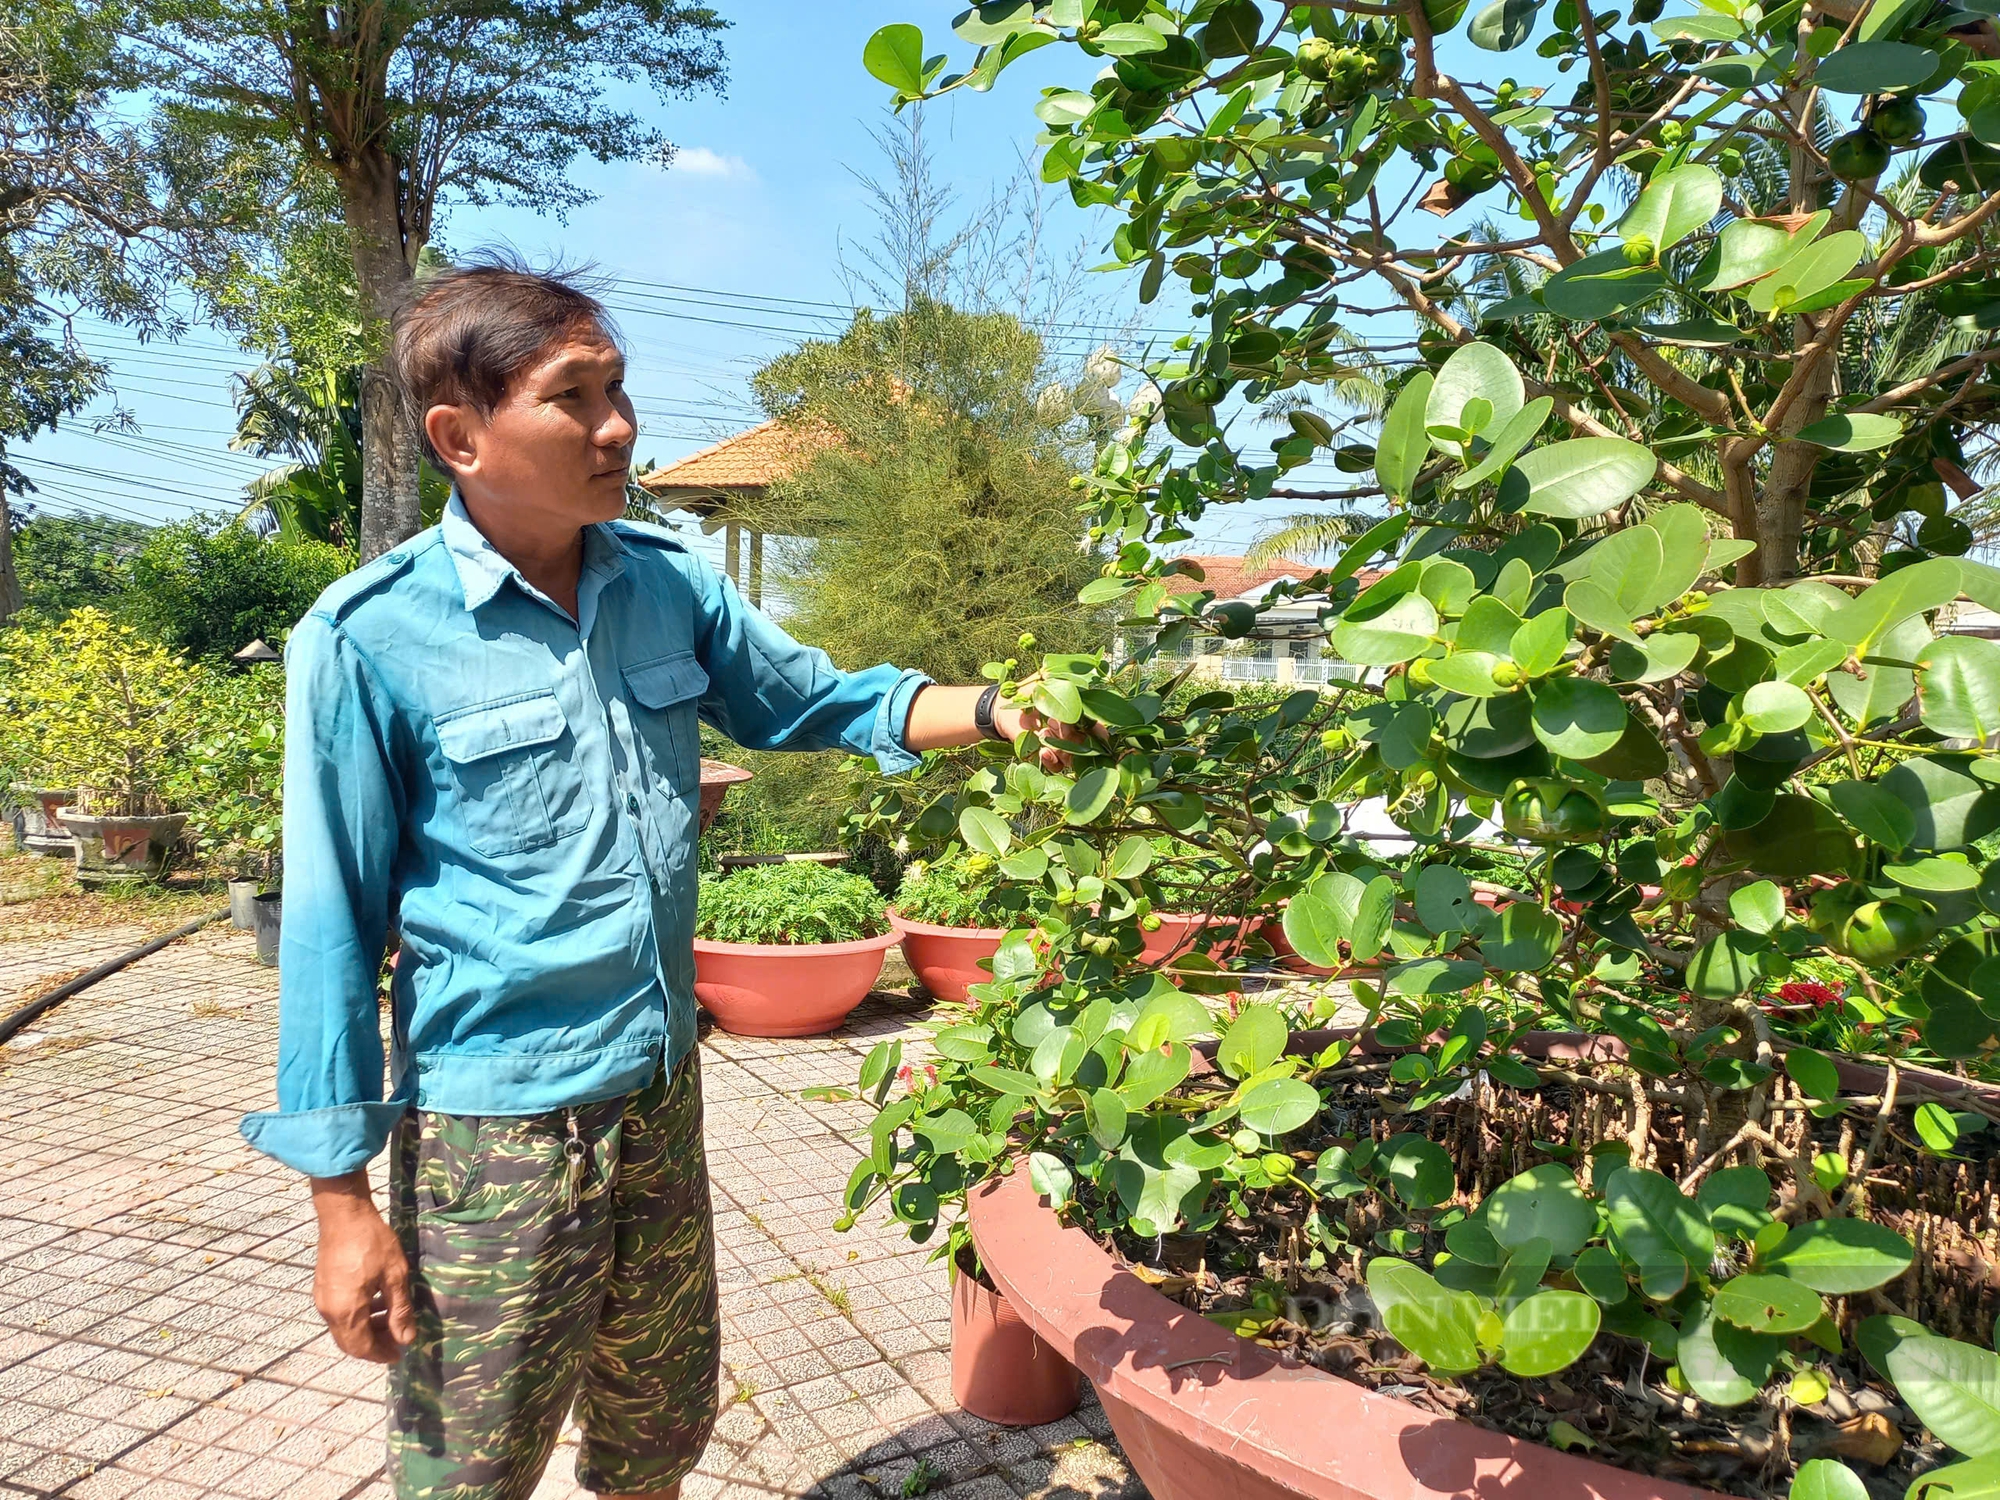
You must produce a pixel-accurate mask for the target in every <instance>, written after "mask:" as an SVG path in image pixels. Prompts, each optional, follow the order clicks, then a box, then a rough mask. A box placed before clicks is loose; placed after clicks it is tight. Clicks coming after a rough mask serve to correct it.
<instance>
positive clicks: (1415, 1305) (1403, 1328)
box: [1368, 1255, 1479, 1375]
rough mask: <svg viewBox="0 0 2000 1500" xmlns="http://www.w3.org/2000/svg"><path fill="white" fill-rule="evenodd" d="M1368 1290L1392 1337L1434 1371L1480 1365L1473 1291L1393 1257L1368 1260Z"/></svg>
mask: <svg viewBox="0 0 2000 1500" xmlns="http://www.w3.org/2000/svg"><path fill="white" fill-rule="evenodd" d="M1368 1292H1369V1295H1370V1296H1371V1297H1373V1298H1374V1300H1375V1306H1376V1307H1377V1308H1378V1309H1379V1310H1380V1311H1381V1314H1382V1321H1383V1323H1384V1324H1386V1325H1387V1327H1388V1329H1389V1332H1390V1334H1391V1336H1392V1337H1394V1338H1395V1340H1396V1342H1398V1343H1399V1344H1401V1345H1402V1346H1403V1347H1404V1348H1406V1349H1408V1350H1409V1351H1410V1352H1411V1353H1413V1354H1415V1355H1416V1356H1417V1358H1419V1359H1421V1360H1422V1361H1423V1362H1424V1363H1425V1364H1427V1365H1429V1366H1430V1367H1431V1369H1432V1370H1434V1371H1436V1372H1437V1373H1438V1374H1440V1375H1464V1374H1468V1373H1470V1372H1471V1371H1473V1370H1476V1369H1478V1368H1479V1340H1478V1330H1477V1325H1476V1324H1475V1322H1474V1314H1473V1308H1474V1307H1476V1305H1477V1304H1476V1303H1475V1302H1474V1301H1473V1300H1472V1299H1471V1298H1470V1297H1469V1296H1468V1295H1466V1294H1464V1293H1461V1292H1453V1291H1448V1290H1447V1289H1446V1288H1444V1287H1442V1286H1440V1285H1439V1284H1438V1282H1437V1280H1436V1278H1434V1277H1432V1276H1431V1275H1430V1274H1429V1273H1427V1272H1425V1271H1422V1270H1419V1269H1418V1268H1417V1267H1416V1266H1413V1265H1411V1264H1410V1263H1409V1262H1408V1261H1406V1260H1397V1259H1396V1258H1395V1257H1393V1256H1388V1255H1378V1256H1376V1257H1375V1259H1374V1260H1372V1261H1370V1262H1369V1263H1368Z"/></svg>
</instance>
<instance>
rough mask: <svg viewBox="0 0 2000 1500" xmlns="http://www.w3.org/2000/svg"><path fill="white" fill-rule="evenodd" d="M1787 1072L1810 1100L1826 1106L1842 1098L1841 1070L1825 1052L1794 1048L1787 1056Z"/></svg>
mask: <svg viewBox="0 0 2000 1500" xmlns="http://www.w3.org/2000/svg"><path fill="white" fill-rule="evenodd" d="M1785 1071H1786V1072H1787V1073H1789V1074H1791V1075H1792V1082H1793V1083H1796V1084H1797V1085H1798V1086H1799V1087H1800V1088H1801V1089H1803V1090H1804V1091H1805V1094H1806V1097H1807V1098H1809V1099H1816V1100H1818V1101H1820V1102H1821V1103H1823V1104H1824V1103H1827V1102H1829V1101H1831V1100H1834V1099H1838V1098H1839V1097H1840V1069H1839V1067H1838V1066H1837V1065H1836V1064H1835V1063H1834V1061H1833V1059H1832V1058H1830V1057H1828V1056H1827V1055H1826V1054H1825V1053H1824V1052H1815V1051H1813V1049H1812V1048H1810V1047H1794V1048H1792V1049H1791V1051H1789V1052H1787V1053H1786V1054H1785Z"/></svg>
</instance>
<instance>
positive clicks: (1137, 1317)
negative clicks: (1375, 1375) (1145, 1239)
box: [971, 1169, 1715, 1500]
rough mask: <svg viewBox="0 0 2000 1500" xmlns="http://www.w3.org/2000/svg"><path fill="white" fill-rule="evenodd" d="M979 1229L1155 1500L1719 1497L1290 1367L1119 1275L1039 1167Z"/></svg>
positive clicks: (1003, 1183)
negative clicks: (1036, 1181)
mask: <svg viewBox="0 0 2000 1500" xmlns="http://www.w3.org/2000/svg"><path fill="white" fill-rule="evenodd" d="M971 1219H972V1238H973V1243H974V1244H975V1245H977V1246H978V1249H979V1258H980V1260H981V1262H982V1263H983V1264H984V1265H985V1267H986V1270H987V1273H988V1274H989V1275H990V1276H991V1277H992V1278H993V1281H994V1283H995V1285H997V1286H998V1287H999V1289H1000V1292H1001V1294H1002V1295H1003V1296H1004V1297H1005V1298H1006V1299H1007V1301H1008V1302H1009V1303H1010V1304H1012V1306H1013V1308H1014V1310H1015V1311H1016V1312H1017V1313H1019V1314H1020V1316H1021V1319H1022V1321H1024V1322H1025V1323H1027V1324H1028V1326H1029V1327H1030V1328H1032V1329H1033V1330H1034V1331H1035V1332H1036V1333H1037V1334H1039V1335H1041V1337H1042V1338H1043V1339H1044V1340H1046V1341H1047V1342H1048V1343H1049V1344H1051V1345H1052V1346H1054V1348H1055V1350H1056V1352H1057V1353H1058V1354H1061V1355H1062V1356H1064V1357H1065V1358H1067V1359H1069V1360H1070V1361H1071V1362H1072V1363H1074V1364H1075V1365H1076V1366H1077V1367H1078V1369H1080V1370H1081V1371H1082V1372H1083V1373H1084V1374H1085V1375H1086V1376H1088V1377H1089V1378H1090V1380H1091V1383H1092V1384H1093V1385H1095V1386H1096V1387H1097V1398H1098V1400H1099V1401H1101V1402H1103V1404H1104V1411H1105V1414H1106V1415H1107V1416H1108V1417H1109V1418H1110V1419H1111V1426H1112V1429H1113V1430H1114V1431H1115V1432H1116V1433H1117V1434H1118V1441H1119V1444H1120V1445H1121V1446H1122V1447H1123V1448H1124V1450H1125V1456H1126V1457H1127V1458H1128V1459H1129V1460H1130V1461H1131V1464H1132V1467H1133V1468H1134V1469H1136V1470H1137V1471H1138V1473H1139V1477H1140V1478H1141V1479H1142V1480H1144V1481H1145V1483H1146V1487H1147V1489H1148V1490H1149V1491H1150V1492H1151V1493H1152V1495H1153V1500H1298V1497H1302V1496H1303V1497H1309V1500H1433V1497H1435V1500H1442V1497H1445V1496H1451V1497H1454V1500H1462V1497H1467V1496H1478V1497H1486V1496H1492V1497H1496V1500H1497V1497H1501V1496H1520V1497H1533V1500H1715V1497H1714V1494H1713V1492H1712V1491H1708V1490H1697V1489H1692V1488H1690V1487H1688V1486H1687V1485H1682V1484H1672V1483H1669V1482H1667V1481H1666V1480H1662V1479H1655V1478H1651V1477H1649V1476H1647V1475H1644V1474H1634V1473H1630V1472H1627V1471H1626V1470H1623V1469H1614V1468H1611V1467H1609V1466H1608V1465H1605V1464H1600V1463H1596V1462H1594V1461H1593V1460H1591V1459H1588V1458H1583V1457H1580V1456H1578V1455H1575V1454H1569V1453H1562V1452H1558V1451H1557V1450H1556V1449H1554V1448H1547V1447H1543V1446H1542V1445H1540V1444H1538V1443H1527V1442H1521V1441H1519V1440H1518V1439H1515V1438H1510V1437H1505V1436H1503V1435H1501V1434H1499V1433H1496V1432H1488V1431H1487V1430H1486V1429H1484V1428H1482V1427H1475V1426H1473V1425H1472V1424H1471V1423H1470V1422H1461V1421H1459V1420H1457V1419H1456V1418H1452V1417H1440V1416H1435V1415H1433V1414H1431V1413H1429V1412H1426V1411H1423V1410H1421V1409H1420V1408H1418V1407H1415V1406H1411V1405H1409V1404H1408V1403H1406V1402H1403V1401H1398V1400H1397V1399H1395V1398H1394V1397H1393V1396H1379V1395H1376V1394H1375V1393H1374V1392H1372V1391H1368V1390H1364V1389H1363V1388H1362V1387H1361V1386H1358V1385H1355V1384H1353V1383H1352V1382H1350V1381H1345V1380H1339V1379H1336V1378H1335V1377H1334V1376H1331V1375H1326V1374H1323V1373H1321V1372H1320V1371H1318V1370H1315V1369H1313V1368H1312V1367H1311V1366H1308V1365H1298V1364H1293V1363H1288V1362H1287V1361H1286V1360H1285V1359H1283V1358H1281V1357H1280V1355H1279V1354H1278V1353H1277V1351H1275V1350H1271V1349H1266V1348H1264V1347H1262V1346H1261V1345H1258V1344H1253V1343H1251V1342H1249V1341H1248V1340H1246V1339H1240V1338H1238V1337H1236V1335H1235V1334H1233V1333H1229V1332H1227V1331H1225V1330H1224V1329H1222V1328H1221V1327H1219V1326H1218V1325H1216V1324H1214V1323H1211V1322H1209V1320H1208V1319H1206V1318H1204V1317H1202V1316H1200V1315H1199V1314H1198V1313H1194V1312H1190V1311H1189V1310H1188V1309H1187V1308H1185V1307H1182V1306H1181V1305H1180V1304H1179V1303H1177V1302H1171V1301H1169V1300H1168V1299H1167V1298H1165V1297H1163V1296H1161V1295H1160V1294H1159V1293H1158V1292H1156V1291H1154V1290H1153V1289H1152V1288H1151V1287H1149V1286H1147V1285H1146V1284H1145V1283H1144V1282H1143V1281H1141V1280H1139V1278H1138V1277H1136V1276H1134V1275H1132V1274H1131V1273H1130V1272H1129V1271H1121V1270H1119V1269H1118V1268H1117V1267H1116V1265H1115V1264H1114V1263H1113V1261H1112V1259H1111V1257H1110V1256H1109V1255H1107V1254H1106V1253H1105V1252H1104V1251H1103V1250H1101V1249H1100V1248H1098V1246H1097V1244H1096V1242H1095V1241H1093V1240H1092V1239H1091V1238H1090V1236H1089V1235H1087V1234H1085V1233H1084V1232H1083V1231H1082V1230H1079V1229H1067V1228H1064V1227H1063V1225H1062V1224H1061V1223H1060V1222H1058V1220H1057V1219H1056V1216H1055V1214H1054V1213H1052V1212H1051V1211H1050V1210H1049V1209H1047V1208H1045V1207H1043V1206H1042V1204H1041V1201H1040V1200H1039V1199H1038V1198H1037V1197H1036V1195H1035V1190H1034V1187H1033V1185H1032V1184H1031V1183H1030V1182H1029V1180H1028V1174H1027V1172H1026V1171H1025V1170H1019V1169H1017V1170H1016V1171H1014V1172H1013V1173H1012V1174H1010V1175H1009V1176H1007V1177H1003V1178H997V1179H995V1180H994V1181H992V1182H989V1183H986V1184H985V1185H984V1186H982V1187H980V1188H978V1189H977V1190H975V1191H974V1192H973V1194H972V1197H971Z"/></svg>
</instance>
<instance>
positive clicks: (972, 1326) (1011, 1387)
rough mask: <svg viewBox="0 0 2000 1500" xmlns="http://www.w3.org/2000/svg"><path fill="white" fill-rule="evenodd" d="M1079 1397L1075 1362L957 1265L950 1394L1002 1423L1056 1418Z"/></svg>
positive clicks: (1012, 1424)
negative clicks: (958, 1268) (1050, 1345)
mask: <svg viewBox="0 0 2000 1500" xmlns="http://www.w3.org/2000/svg"><path fill="white" fill-rule="evenodd" d="M1082 1397H1083V1377H1082V1376H1081V1375H1079V1374H1077V1370H1076V1366H1075V1365H1073V1364H1071V1363H1070V1362H1069V1361H1068V1360H1066V1359H1064V1358H1063V1357H1062V1356H1061V1355H1060V1354H1058V1353H1056V1351H1055V1350H1054V1349H1052V1348H1050V1347H1049V1345H1048V1343H1047V1342H1046V1341H1045V1340H1044V1339H1043V1338H1042V1337H1041V1336H1040V1335H1039V1334H1037V1333H1036V1332H1035V1330H1034V1329H1032V1328H1030V1327H1029V1326H1028V1325H1027V1324H1026V1323H1024V1322H1022V1321H1021V1315H1020V1314H1019V1313H1017V1312H1015V1311H1014V1309H1013V1308H1012V1307H1010V1306H1008V1305H1007V1299H1006V1298H1005V1297H1003V1296H1001V1295H1000V1294H999V1293H998V1292H996V1291H994V1290H993V1288H991V1287H989V1286H982V1285H980V1282H979V1278H978V1277H977V1276H974V1275H973V1274H971V1273H970V1272H969V1271H965V1270H960V1271H959V1272H958V1274H957V1275H955V1276H954V1277H952V1280H951V1399H952V1400H954V1401H956V1402H957V1403H958V1404H959V1405H960V1406H961V1407H963V1408H964V1409H965V1410H966V1411H969V1412H971V1413H972V1414H973V1415H974V1416H975V1417H983V1418H984V1419H985V1420H986V1421H988V1422H997V1423H999V1424H1000V1425H1001V1426H1002V1427H1039V1426H1041V1425H1042V1424H1043V1423H1045V1422H1059V1421H1061V1420H1062V1419H1063V1418H1064V1417H1066V1416H1068V1415H1069V1414H1070V1413H1071V1412H1073V1411H1075V1410H1076V1407H1077V1402H1078V1401H1080V1400H1081V1399H1082Z"/></svg>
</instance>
